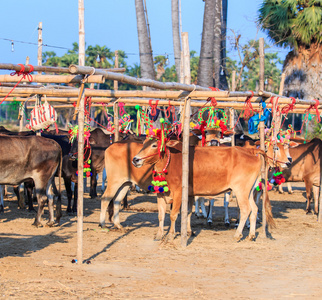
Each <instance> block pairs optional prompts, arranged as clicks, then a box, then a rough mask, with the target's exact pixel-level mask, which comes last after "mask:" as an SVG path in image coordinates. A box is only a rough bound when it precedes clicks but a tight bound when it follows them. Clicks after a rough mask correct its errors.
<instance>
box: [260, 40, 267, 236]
mask: <svg viewBox="0 0 322 300" xmlns="http://www.w3.org/2000/svg"><path fill="white" fill-rule="evenodd" d="M264 80H265V55H264V39H263V38H260V39H259V89H260V90H262V91H263V90H264V83H265V81H264ZM260 117H261V116H260ZM259 135H260V148H261V150H263V151H265V123H264V121H261V122H259ZM261 176H262V178H263V179H264V182H262V186H263V188H262V190H263V197H262V198H263V199H262V226H263V233H264V237H266V236H267V235H266V213H265V210H266V209H265V202H266V194H267V188H266V186H267V183H266V180H267V179H266V177H267V174H266V164H265V160H264V158H262V167H261Z"/></svg>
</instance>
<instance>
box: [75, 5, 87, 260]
mask: <svg viewBox="0 0 322 300" xmlns="http://www.w3.org/2000/svg"><path fill="white" fill-rule="evenodd" d="M84 10H85V9H84V0H78V25H79V50H78V64H79V65H80V66H85V25H84ZM84 85H85V83H84V82H82V85H81V87H80V92H79V93H80V98H79V99H78V101H77V106H76V110H78V111H77V113H78V164H77V170H78V180H77V183H78V185H77V187H78V189H77V195H78V199H77V260H78V263H79V265H81V264H82V263H83V209H84V203H83V202H84V180H83V172H84V118H85V116H84V102H85V93H84ZM75 118H76V111H75V115H74V119H75Z"/></svg>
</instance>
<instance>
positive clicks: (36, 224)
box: [32, 221, 43, 228]
mask: <svg viewBox="0 0 322 300" xmlns="http://www.w3.org/2000/svg"><path fill="white" fill-rule="evenodd" d="M32 225H33V226H35V227H37V228H39V227H43V225H42V224H41V223H40V222H38V221H35V222H33V223H32Z"/></svg>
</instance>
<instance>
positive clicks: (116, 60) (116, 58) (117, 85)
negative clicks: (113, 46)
mask: <svg viewBox="0 0 322 300" xmlns="http://www.w3.org/2000/svg"><path fill="white" fill-rule="evenodd" d="M114 67H115V68H118V67H119V52H118V50H116V51H115V66H114ZM118 89H119V82H118V81H117V80H114V91H117V90H118Z"/></svg>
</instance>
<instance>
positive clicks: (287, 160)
mask: <svg viewBox="0 0 322 300" xmlns="http://www.w3.org/2000/svg"><path fill="white" fill-rule="evenodd" d="M258 143H259V141H257V142H256V144H257V145H258ZM291 146H292V145H291V144H286V143H275V144H274V143H268V144H266V145H265V152H266V155H267V158H268V163H269V165H270V166H271V167H275V166H278V167H280V168H282V169H285V168H289V167H290V166H291V164H292V157H291V155H290V152H289V148H290V147H291Z"/></svg>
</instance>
